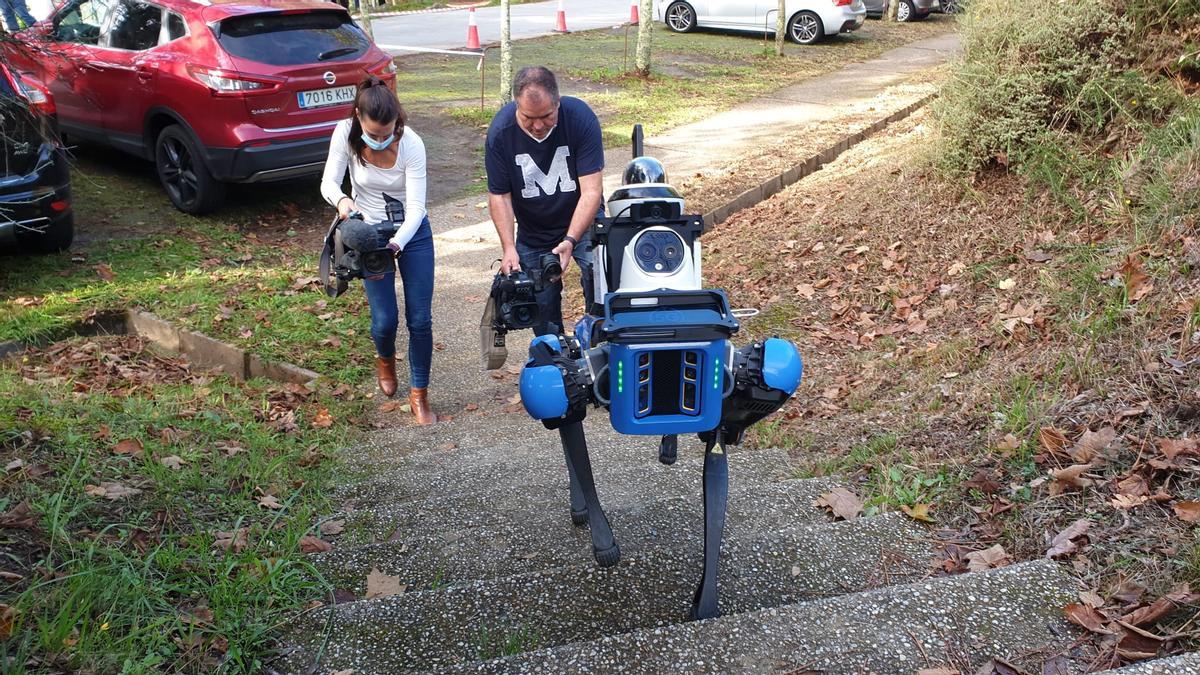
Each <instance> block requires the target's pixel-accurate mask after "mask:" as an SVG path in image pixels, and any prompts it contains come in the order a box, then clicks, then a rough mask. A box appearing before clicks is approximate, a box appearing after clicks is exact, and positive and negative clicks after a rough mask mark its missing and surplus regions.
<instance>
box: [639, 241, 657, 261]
mask: <svg viewBox="0 0 1200 675" xmlns="http://www.w3.org/2000/svg"><path fill="white" fill-rule="evenodd" d="M637 255H638V257H639V258H641V259H642V260H653V259H654V258H656V257H657V256H658V247H657V246H655V245H654V244H651V243H649V242H646V243H644V244H642V245H640V246H638V248H637Z"/></svg>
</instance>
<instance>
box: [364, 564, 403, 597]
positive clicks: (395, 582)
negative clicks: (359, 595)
mask: <svg viewBox="0 0 1200 675" xmlns="http://www.w3.org/2000/svg"><path fill="white" fill-rule="evenodd" d="M407 588H408V586H406V585H404V584H402V583H400V577H394V576H391V575H388V574H384V573H383V572H380V571H379V568H377V567H372V568H371V571H370V572H369V573H368V574H367V595H366V597H367V599H368V600H370V599H372V598H386V597H389V596H392V595H402V594H403V593H404V591H405V590H407Z"/></svg>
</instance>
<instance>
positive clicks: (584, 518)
mask: <svg viewBox="0 0 1200 675" xmlns="http://www.w3.org/2000/svg"><path fill="white" fill-rule="evenodd" d="M587 522H588V512H587V507H586V506H585V507H584V508H583V510H582V511H576V510H575V509H571V524H572V525H574V526H575V527H583V526H584V525H587Z"/></svg>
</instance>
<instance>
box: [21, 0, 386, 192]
mask: <svg viewBox="0 0 1200 675" xmlns="http://www.w3.org/2000/svg"><path fill="white" fill-rule="evenodd" d="M22 36H23V37H24V39H26V40H27V41H29V42H30V43H31V44H33V45H34V46H35V47H36V49H37V50H39V51H40V52H41V55H40V56H39V58H36V59H29V60H27V61H26V62H24V63H22V64H21V65H22V67H23V68H28V69H29V70H32V71H34V72H36V73H37V74H38V75H39V77H40V78H41V79H42V81H44V82H47V83H49V85H50V90H51V93H52V94H53V96H54V98H55V101H56V103H57V105H58V117H59V123H60V125H61V127H62V130H63V132H64V133H65V134H67V135H68V136H69V137H70V138H72V139H74V138H78V139H86V140H90V141H95V142H99V143H103V144H107V145H111V146H113V147H115V148H118V149H120V150H124V151H126V152H129V153H132V154H134V155H137V156H139V157H143V158H145V159H148V160H151V161H153V162H154V164H155V168H156V169H157V172H158V176H159V179H160V181H161V182H162V185H163V188H164V189H165V190H166V192H167V195H168V196H169V197H170V199H171V202H172V203H173V204H174V205H175V206H176V207H177V208H178V209H180V210H181V211H185V212H187V213H205V212H208V211H212V210H213V209H216V208H217V207H218V206H219V205H220V204H221V203H222V201H223V200H224V197H225V188H226V184H227V183H257V182H264V181H273V180H281V179H286V178H293V177H296V176H302V175H307V174H315V173H319V172H320V171H321V167H322V165H323V163H324V161H325V156H326V154H327V152H328V149H329V137H330V134H331V133H332V131H333V127H334V125H336V124H337V122H338V121H339V120H341V119H343V118H344V117H346V116H347V115H348V114H349V109H350V106H351V103H352V102H353V100H354V94H355V85H356V84H358V83H359V82H360V81H361V80H363V79H364V78H365V77H366V76H368V75H376V76H379V77H380V78H382V79H384V80H386V81H388V82H389V84H390V85H391V86H392V87H394V86H395V64H394V63H393V62H392V58H391V57H390V56H388V55H387V54H385V53H384V52H382V51H381V50H380V49H379V48H378V47H376V46H375V45H374V44H373V43H372V42H371V41H370V39H369V38H367V36H366V34H364V33H363V31H362V30H361V29H360V28H359V27H358V26H357V25H356V24H355V23H354V22H353V20H352V19H351V18H350V14H349V13H348V12H347V11H346V10H345V9H344V8H342V7H340V6H339V5H337V4H334V3H332V2H324V1H322V0H272V1H271V2H270V3H258V2H255V1H254V0H66V2H65V3H63V4H62V5H60V6H59V7H58V9H56V10H55V11H54V13H53V14H52V15H51V16H50V17H49V18H48V19H47V20H46V21H40V22H38V23H37V24H35V25H34V26H33V27H31V28H29V29H28V30H26V31H25V32H24V33H23V34H22ZM13 58H14V60H15V59H17V58H19V55H14V57H13Z"/></svg>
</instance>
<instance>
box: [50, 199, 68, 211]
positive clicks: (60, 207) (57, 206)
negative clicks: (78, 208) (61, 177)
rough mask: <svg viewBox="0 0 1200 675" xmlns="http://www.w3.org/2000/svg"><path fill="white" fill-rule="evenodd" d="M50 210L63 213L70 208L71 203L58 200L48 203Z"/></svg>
mask: <svg viewBox="0 0 1200 675" xmlns="http://www.w3.org/2000/svg"><path fill="white" fill-rule="evenodd" d="M50 208H51V209H53V210H54V211H55V212H56V213H62V212H63V211H66V210H67V209H69V208H71V202H69V201H67V200H65V199H60V200H58V201H56V202H50Z"/></svg>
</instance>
